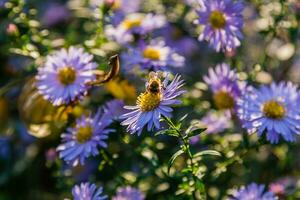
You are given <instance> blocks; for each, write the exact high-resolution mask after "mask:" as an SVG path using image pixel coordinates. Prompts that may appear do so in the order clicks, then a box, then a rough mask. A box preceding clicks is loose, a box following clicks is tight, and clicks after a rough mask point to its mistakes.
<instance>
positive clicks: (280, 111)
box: [238, 82, 300, 143]
mask: <svg viewBox="0 0 300 200" xmlns="http://www.w3.org/2000/svg"><path fill="white" fill-rule="evenodd" d="M297 98H299V91H298V89H297V86H296V85H293V84H292V83H291V82H288V83H285V82H281V83H279V84H275V83H273V84H271V85H270V86H261V87H260V88H259V89H253V91H252V92H251V93H249V94H245V95H244V96H243V97H242V98H241V99H240V100H239V101H238V116H239V118H240V119H241V121H242V123H243V127H244V128H246V129H247V130H248V132H249V133H255V132H257V134H258V136H259V137H261V136H262V134H263V133H264V132H266V136H267V140H268V141H270V142H271V143H278V142H279V137H280V136H282V137H283V139H284V140H286V141H289V142H291V141H295V135H296V134H300V101H297Z"/></svg>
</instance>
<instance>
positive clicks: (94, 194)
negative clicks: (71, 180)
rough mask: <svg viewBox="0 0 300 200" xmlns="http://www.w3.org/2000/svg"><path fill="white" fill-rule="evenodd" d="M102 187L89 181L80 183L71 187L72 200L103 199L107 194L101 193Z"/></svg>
mask: <svg viewBox="0 0 300 200" xmlns="http://www.w3.org/2000/svg"><path fill="white" fill-rule="evenodd" d="M102 192H103V188H102V187H99V188H98V189H97V186H96V185H95V184H91V183H81V184H80V185H75V186H74V187H73V189H72V195H73V198H74V200H105V199H107V195H103V194H102Z"/></svg>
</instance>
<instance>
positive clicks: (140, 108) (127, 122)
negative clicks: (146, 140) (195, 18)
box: [121, 72, 185, 135]
mask: <svg viewBox="0 0 300 200" xmlns="http://www.w3.org/2000/svg"><path fill="white" fill-rule="evenodd" d="M180 78H181V76H179V75H176V76H175V78H174V79H173V81H172V82H171V83H168V82H169V79H168V77H167V78H166V79H165V80H164V82H163V83H162V82H161V79H160V77H159V75H158V73H154V72H152V73H150V79H149V82H147V83H146V88H147V89H146V92H144V93H142V94H140V96H138V98H137V105H136V106H125V108H126V109H127V110H129V111H128V113H126V114H124V115H122V116H121V117H122V118H123V119H124V121H123V122H122V123H121V124H122V125H123V126H128V127H127V131H128V132H130V133H131V134H134V133H136V132H137V134H138V135H140V134H141V132H142V130H143V128H144V127H145V126H147V130H148V131H151V130H152V129H153V127H155V128H156V129H159V128H160V118H161V115H164V116H166V117H170V116H171V113H172V111H173V109H172V108H171V107H170V106H171V105H176V104H180V103H181V101H179V100H177V99H176V98H177V97H178V96H180V95H181V94H183V93H184V92H185V91H184V90H179V89H180V88H181V87H182V86H183V81H182V80H180Z"/></svg>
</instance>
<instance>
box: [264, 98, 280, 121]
mask: <svg viewBox="0 0 300 200" xmlns="http://www.w3.org/2000/svg"><path fill="white" fill-rule="evenodd" d="M263 113H264V114H265V116H266V117H269V118H272V119H282V118H283V117H284V115H285V108H284V106H283V105H282V104H280V103H279V102H278V101H275V100H270V101H267V102H266V103H264V105H263Z"/></svg>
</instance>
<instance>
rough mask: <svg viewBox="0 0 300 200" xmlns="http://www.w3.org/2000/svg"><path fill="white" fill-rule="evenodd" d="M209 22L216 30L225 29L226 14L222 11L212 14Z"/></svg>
mask: <svg viewBox="0 0 300 200" xmlns="http://www.w3.org/2000/svg"><path fill="white" fill-rule="evenodd" d="M209 22H210V24H211V26H212V27H213V28H215V29H220V28H223V27H224V26H225V25H226V20H225V17H224V14H223V13H222V12H220V11H213V12H211V14H210V17H209Z"/></svg>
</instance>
